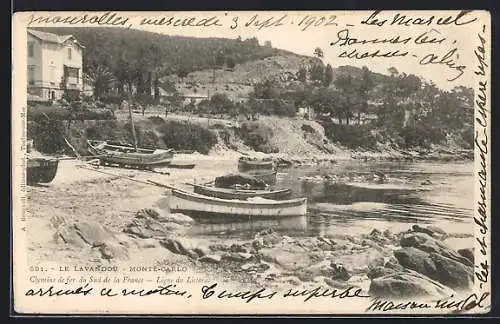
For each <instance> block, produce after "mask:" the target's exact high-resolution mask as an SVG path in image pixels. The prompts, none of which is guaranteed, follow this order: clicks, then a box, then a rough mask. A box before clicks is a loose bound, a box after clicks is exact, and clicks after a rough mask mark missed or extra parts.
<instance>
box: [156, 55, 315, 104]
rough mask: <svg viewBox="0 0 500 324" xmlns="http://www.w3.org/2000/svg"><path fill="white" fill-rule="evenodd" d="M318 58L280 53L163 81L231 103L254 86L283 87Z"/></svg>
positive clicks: (180, 88)
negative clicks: (269, 82) (225, 98)
mask: <svg viewBox="0 0 500 324" xmlns="http://www.w3.org/2000/svg"><path fill="white" fill-rule="evenodd" d="M318 62H319V60H318V59H315V58H312V57H305V56H300V55H296V54H285V53H283V54H281V55H275V56H271V57H266V58H263V59H259V60H254V61H247V62H243V63H241V64H236V66H235V67H234V68H233V69H228V68H225V69H207V70H202V71H195V72H192V73H189V74H188V75H187V76H186V77H184V78H180V77H178V76H177V75H168V76H165V77H164V78H163V79H162V81H164V82H172V83H174V84H175V86H176V89H177V90H178V91H179V92H180V93H181V94H183V95H207V96H208V95H209V94H214V93H216V92H219V93H220V92H223V93H225V94H226V95H227V96H228V97H229V98H231V99H232V100H236V99H238V98H244V97H247V96H248V95H249V93H250V92H251V91H253V85H254V84H256V83H259V82H262V81H264V80H267V79H273V80H275V81H276V82H277V83H278V84H280V85H282V86H286V85H289V83H293V82H294V81H296V79H297V72H298V70H299V69H300V68H306V69H309V68H310V67H311V66H312V65H313V64H317V63H318Z"/></svg>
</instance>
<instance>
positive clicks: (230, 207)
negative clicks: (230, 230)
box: [160, 189, 307, 218]
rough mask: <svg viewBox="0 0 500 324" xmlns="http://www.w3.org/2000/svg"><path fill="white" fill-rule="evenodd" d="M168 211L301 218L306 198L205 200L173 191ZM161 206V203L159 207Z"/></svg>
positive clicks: (304, 212)
mask: <svg viewBox="0 0 500 324" xmlns="http://www.w3.org/2000/svg"><path fill="white" fill-rule="evenodd" d="M166 199H167V201H168V208H169V209H170V212H172V213H176V212H180V213H185V214H189V215H195V216H200V215H204V216H256V217H266V218H267V217H269V218H272V217H284V216H303V215H305V214H306V212H307V198H297V199H290V200H281V201H277V200H269V199H264V198H260V197H254V198H249V199H247V200H230V199H220V198H214V197H208V196H204V195H200V194H197V193H193V192H187V191H183V190H180V189H172V193H171V195H170V196H169V197H168V198H166ZM161 204H162V203H160V205H161Z"/></svg>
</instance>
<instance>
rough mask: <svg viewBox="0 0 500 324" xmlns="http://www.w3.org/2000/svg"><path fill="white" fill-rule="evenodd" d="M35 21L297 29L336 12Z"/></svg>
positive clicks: (325, 23) (37, 19) (45, 18)
mask: <svg viewBox="0 0 500 324" xmlns="http://www.w3.org/2000/svg"><path fill="white" fill-rule="evenodd" d="M36 24H53V25H77V24H88V25H95V26H121V27H127V28H131V27H134V26H135V27H137V26H157V27H176V28H183V27H220V28H230V29H231V30H234V29H237V28H239V29H256V30H262V29H265V28H276V27H280V26H285V25H288V26H296V27H297V29H298V30H300V31H306V30H310V29H312V28H320V27H335V26H338V22H337V16H336V15H294V16H293V17H292V16H291V15H289V14H280V15H276V16H269V15H265V16H264V15H259V14H255V15H252V16H250V17H243V16H240V15H236V14H233V13H231V14H229V13H223V14H219V15H213V16H210V17H205V16H203V17H200V16H198V15H196V14H192V15H186V16H177V15H166V16H148V17H143V18H136V19H134V18H131V17H125V16H123V15H120V14H118V13H115V12H106V13H103V14H83V15H51V14H32V15H31V16H30V17H29V21H28V26H33V25H36Z"/></svg>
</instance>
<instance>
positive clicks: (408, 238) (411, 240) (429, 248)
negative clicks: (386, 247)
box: [401, 232, 473, 266]
mask: <svg viewBox="0 0 500 324" xmlns="http://www.w3.org/2000/svg"><path fill="white" fill-rule="evenodd" d="M401 246H402V247H414V248H417V249H419V250H421V251H424V252H428V253H437V254H441V255H443V256H444V257H447V258H450V259H452V260H455V261H457V262H461V263H463V264H465V265H467V266H473V263H471V262H470V260H469V259H467V258H465V257H463V256H461V255H460V254H459V253H458V252H456V251H455V250H453V249H451V248H450V247H448V246H447V245H446V244H444V243H443V242H441V241H438V240H436V239H434V238H432V237H431V236H430V235H428V234H425V233H421V232H416V233H409V234H406V235H403V237H402V238H401Z"/></svg>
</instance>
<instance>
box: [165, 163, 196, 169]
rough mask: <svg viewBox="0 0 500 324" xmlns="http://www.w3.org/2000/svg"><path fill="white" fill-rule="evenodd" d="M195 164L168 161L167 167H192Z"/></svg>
mask: <svg viewBox="0 0 500 324" xmlns="http://www.w3.org/2000/svg"><path fill="white" fill-rule="evenodd" d="M195 166H196V164H194V163H173V162H172V163H170V164H169V165H168V167H169V168H172V169H193V168H194V167H195Z"/></svg>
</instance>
